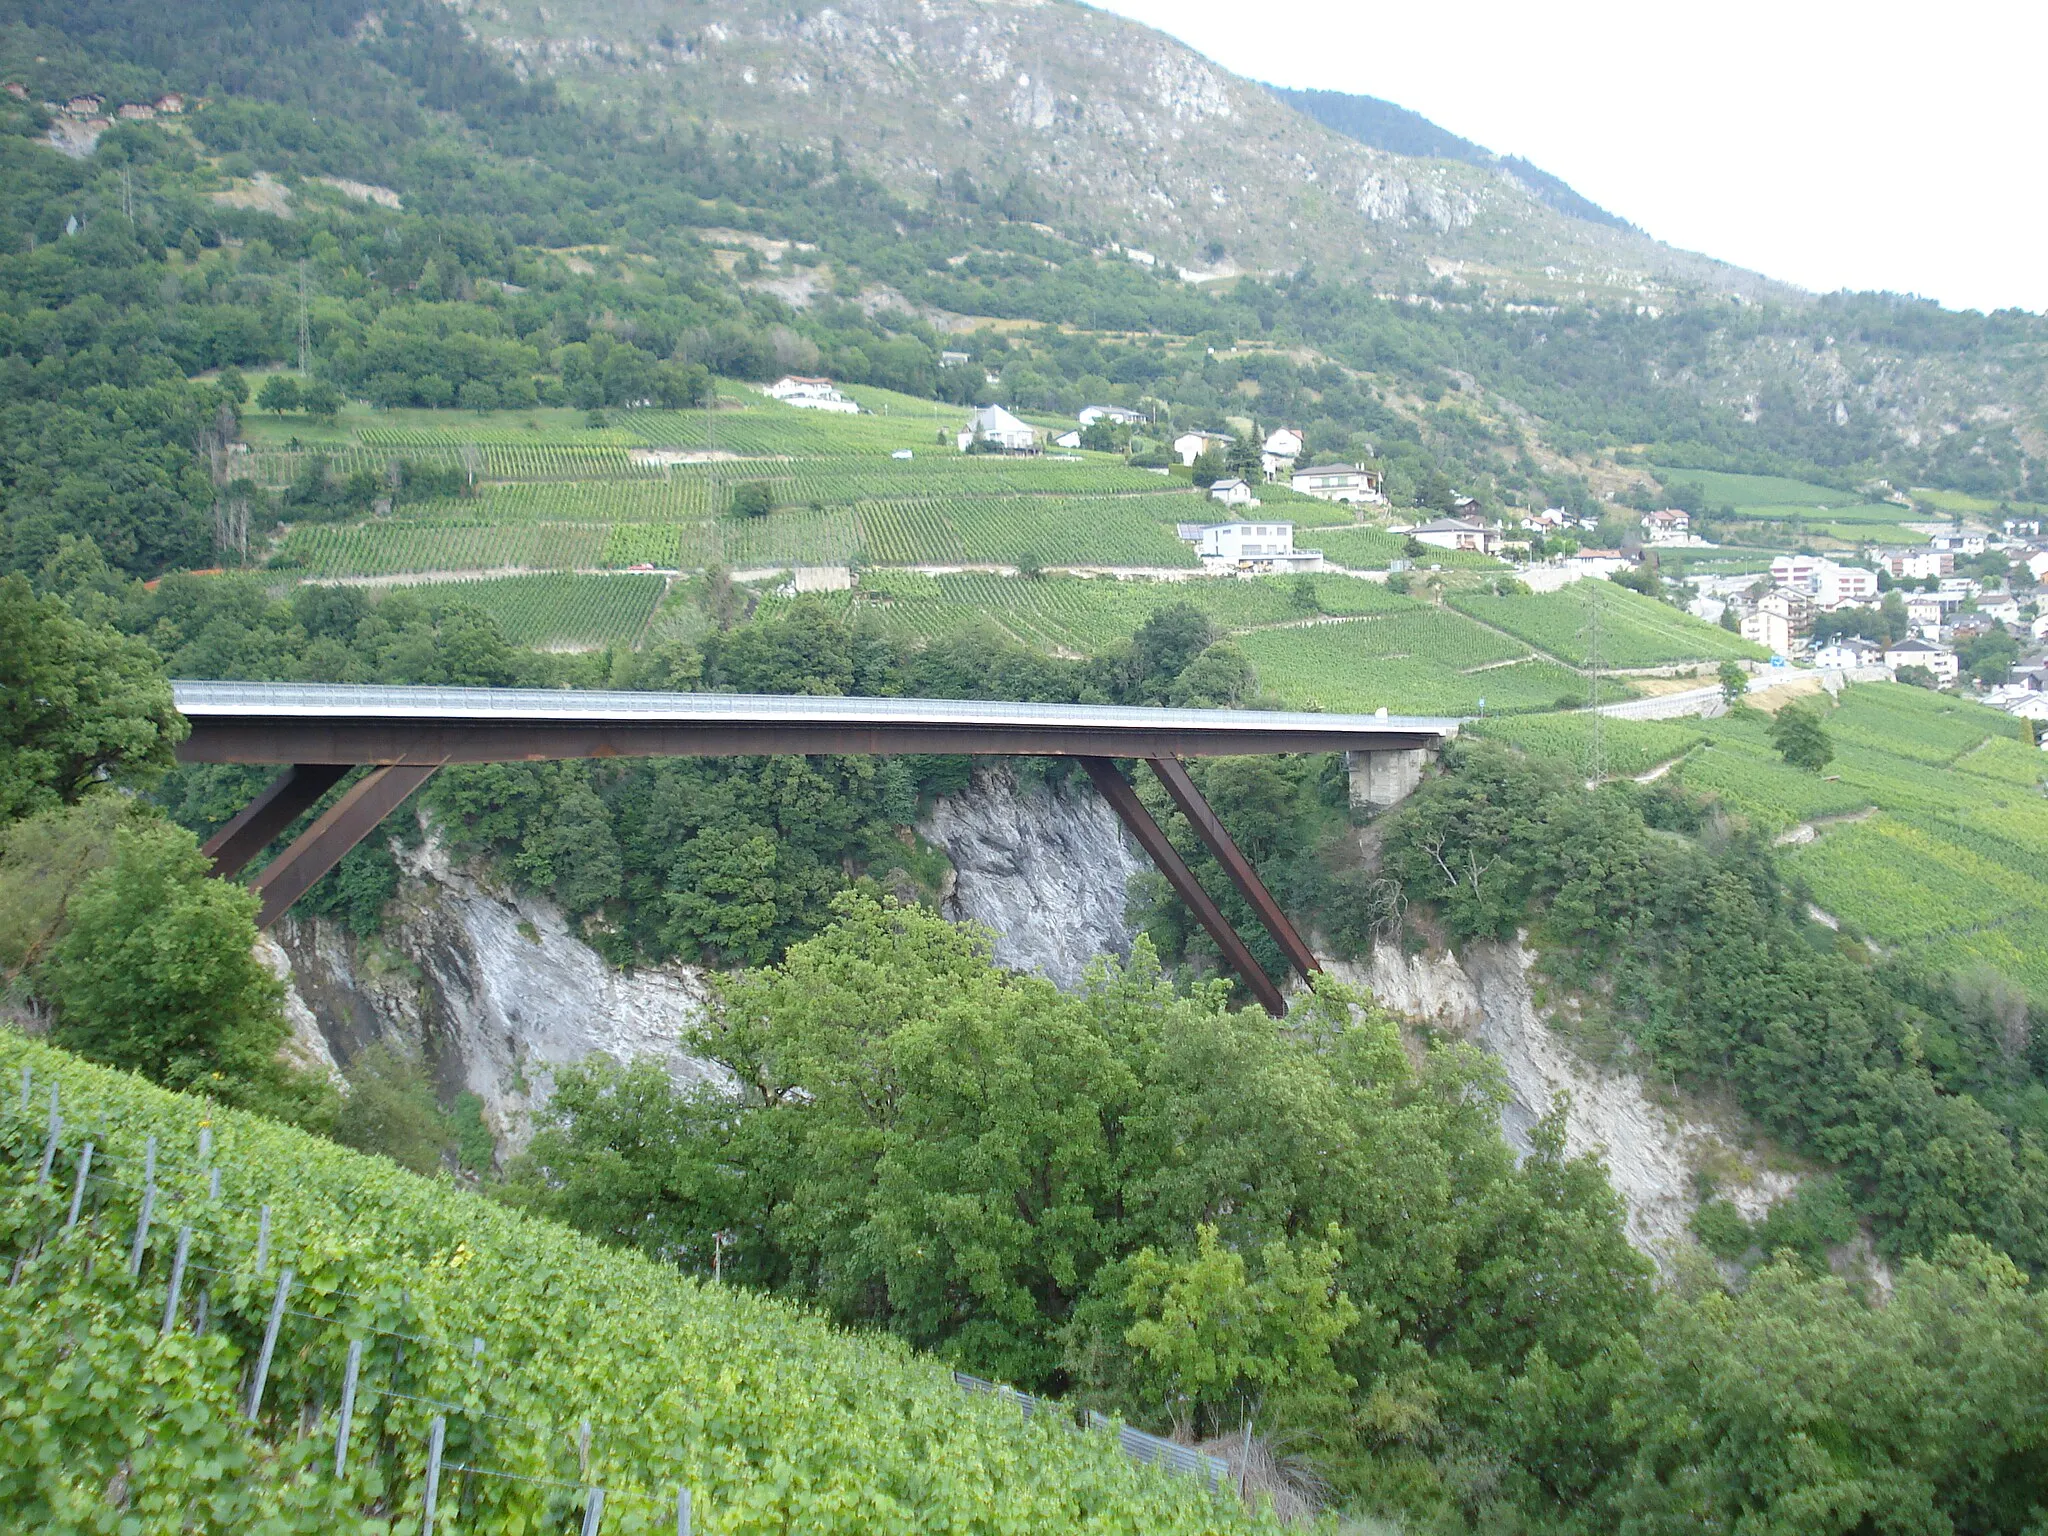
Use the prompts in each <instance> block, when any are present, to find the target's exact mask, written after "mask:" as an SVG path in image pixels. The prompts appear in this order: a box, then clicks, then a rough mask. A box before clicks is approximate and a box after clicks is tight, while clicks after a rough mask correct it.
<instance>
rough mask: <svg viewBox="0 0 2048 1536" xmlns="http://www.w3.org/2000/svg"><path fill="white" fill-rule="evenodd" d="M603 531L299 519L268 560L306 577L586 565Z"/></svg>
mask: <svg viewBox="0 0 2048 1536" xmlns="http://www.w3.org/2000/svg"><path fill="white" fill-rule="evenodd" d="M609 532H610V530H609V529H608V528H607V527H606V526H605V525H604V524H602V523H590V524H575V523H511V524H505V523H490V522H478V521H463V522H452V521H451V522H441V523H429V522H415V521H410V520H392V521H388V522H367V523H303V524H301V525H300V526H298V527H296V528H294V529H293V530H292V531H291V534H290V536H289V537H288V538H286V540H285V541H284V547H283V549H282V550H281V551H280V554H281V555H282V557H283V559H282V560H280V559H275V558H274V559H273V560H272V562H271V563H272V565H273V566H278V565H282V564H285V563H286V562H290V564H289V566H288V567H287V568H288V569H290V570H292V571H294V572H299V573H303V574H305V575H308V576H393V575H409V574H416V573H419V572H422V571H490V570H505V569H522V568H523V569H526V570H540V571H548V570H588V569H594V568H596V567H597V566H598V565H599V564H600V562H601V558H602V556H603V553H604V547H605V538H606V536H607V534H608V533H609Z"/></svg>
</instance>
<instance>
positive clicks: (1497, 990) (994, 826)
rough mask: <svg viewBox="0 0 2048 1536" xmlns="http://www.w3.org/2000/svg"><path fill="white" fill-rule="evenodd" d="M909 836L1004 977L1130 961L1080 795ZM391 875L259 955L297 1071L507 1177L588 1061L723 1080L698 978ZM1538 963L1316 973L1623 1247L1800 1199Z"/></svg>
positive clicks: (1031, 791) (562, 924)
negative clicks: (1577, 1180) (488, 1158)
mask: <svg viewBox="0 0 2048 1536" xmlns="http://www.w3.org/2000/svg"><path fill="white" fill-rule="evenodd" d="M917 830H918V832H919V833H920V834H921V835H922V836H923V837H924V838H925V839H926V841H927V842H929V843H931V844H933V845H934V846H936V847H938V848H941V849H943V850H944V851H945V853H946V856H947V858H948V859H949V861H950V862H951V864H952V873H951V875H950V877H949V878H948V879H947V881H946V882H945V883H944V886H943V888H942V890H941V906H942V909H943V910H944V912H945V914H946V915H947V916H948V917H951V918H954V919H958V920H967V921H972V922H976V923H980V924H982V925H983V926H985V927H987V928H988V929H989V930H991V932H992V933H993V934H994V942H995V953H996V957H997V959H998V960H999V961H1000V962H1001V963H1002V964H1004V965H1006V966H1009V967H1011V968H1013V969H1017V970H1030V971H1036V972H1039V973H1040V974H1042V975H1044V976H1046V977H1048V978H1049V979H1051V980H1052V981H1053V982H1055V983H1056V984H1058V985H1060V986H1062V987H1069V988H1071V987H1074V986H1077V985H1079V984H1080V983H1081V981H1082V978H1083V975H1084V973H1085V971H1086V969H1087V967H1088V964H1089V963H1090V962H1091V961H1092V960H1094V959H1095V958H1096V957H1097V956H1098V955H1101V954H1112V955H1116V956H1118V957H1128V956H1129V954H1130V953H1131V947H1132V943H1133V941H1134V939H1135V936H1136V935H1135V931H1134V929H1133V927H1132V925H1131V923H1130V921H1129V919H1128V917H1127V915H1126V910H1125V908H1126V900H1127V892H1128V888H1129V885H1130V881H1131V880H1132V878H1133V877H1134V876H1137V875H1141V874H1144V873H1146V872H1147V871H1148V870H1149V868H1150V866H1149V865H1148V863H1147V862H1146V860H1145V859H1144V857H1143V855H1142V854H1140V853H1139V852H1138V851H1137V850H1136V848H1135V847H1133V846H1132V845H1131V844H1130V842H1129V840H1128V839H1127V838H1126V836H1125V834H1124V832H1123V829H1122V828H1121V826H1120V825H1119V824H1118V822H1117V820H1116V817H1115V814H1114V813H1113V812H1112V811H1111V810H1110V808H1109V807H1108V805H1107V804H1106V803H1104V802H1103V801H1102V800H1101V799H1100V798H1099V797H1098V796H1097V795H1096V794H1095V793H1094V791H1093V790H1092V789H1090V788H1089V787H1088V786H1087V785H1086V784H1085V783H1084V782H1082V781H1080V780H1078V779H1074V780H1069V781H1067V782H1065V783H1059V784H1053V783H1047V782H1040V781H1024V780H1020V779H1019V778H1018V777H1017V776H1016V775H1014V774H1013V773H1012V772H1010V771H1008V770H1007V769H1003V768H993V769H988V768H985V769H982V770H980V771H979V772H977V774H976V777H975V779H974V781H973V782H972V784H971V785H970V786H969V787H968V788H967V789H966V790H964V791H962V792H960V793H958V794H955V795H950V796H946V797H942V798H941V799H939V800H937V801H936V802H934V803H933V804H932V805H930V806H929V807H928V808H927V810H926V811H925V813H924V815H923V816H922V817H921V818H920V820H919V824H918V828H917ZM399 857H400V860H401V870H402V877H403V878H402V883H401V888H400V892H399V895H398V897H397V899H396V901H395V903H394V905H393V907H392V908H391V909H390V911H389V913H388V915H387V918H386V922H385V927H384V931H383V932H382V934H381V935H379V936H377V937H374V938H362V937H359V936H357V935H355V934H352V933H350V932H349V931H348V930H347V929H346V928H344V927H343V926H342V925H340V924H338V923H336V922H334V921H333V920H331V919H328V918H321V917H313V918H305V919H293V920H288V921H286V922H285V923H284V924H282V925H281V926H280V928H279V929H278V931H277V933H276V936H275V938H274V939H272V940H268V941H266V943H267V950H268V957H269V959H270V962H271V964H272V965H273V967H274V968H276V969H277V970H278V971H279V973H280V974H281V975H283V976H285V978H286V979H287V981H288V984H289V992H288V1007H289V1010H290V1012H291V1014H292V1017H293V1022H294V1025H295V1029H296V1032H297V1041H298V1045H297V1048H298V1050H299V1052H300V1054H301V1055H302V1056H304V1057H305V1058H307V1059H309V1060H312V1061H315V1062H318V1063H321V1064H324V1065H326V1066H328V1067H330V1068H336V1069H338V1068H340V1067H345V1066H346V1064H347V1062H348V1061H349V1060H350V1059H351V1058H352V1057H353V1056H354V1055H355V1053H356V1052H358V1051H360V1050H361V1049H363V1048H364V1047H365V1046H367V1045H370V1044H372V1043H374V1042H378V1041H385V1042H389V1043H393V1044H398V1045H401V1046H403V1047H405V1048H407V1049H409V1050H411V1051H414V1052H416V1053H418V1054H419V1056H420V1057H421V1058H422V1059H423V1060H424V1061H425V1062H426V1063H427V1065H428V1067H429V1069H430V1071H431V1073H432V1075H433V1077H434V1079H435V1082H436V1085H437V1087H438V1088H439V1089H440V1091H441V1092H442V1093H443V1094H444V1096H453V1095H455V1094H459V1093H470V1094H474V1095H476V1096H477V1098H478V1099H479V1100H480V1101H481V1103H482V1113H483V1117H484V1120H485V1123H486V1124H487V1125H488V1126H489V1128H490V1130H491V1132H492V1135H493V1136H494V1138H495V1140H496V1143H497V1146H498V1150H499V1154H500V1155H501V1156H505V1155H509V1154H511V1153H514V1152H516V1151H518V1150H519V1149H520V1148H521V1147H523V1146H524V1144H525V1143H526V1141H527V1140H528V1139H529V1138H530V1136H531V1135H532V1131H533V1128H534V1119H535V1115H536V1113H537V1112H538V1111H539V1110H541V1109H542V1108H543V1107H544V1106H545V1104H546V1101H547V1097H548V1094H549V1092H550V1090H551V1086H552V1072H553V1070H554V1069H555V1068H557V1067H559V1066H562V1065H565V1064H568V1063H573V1062H577V1061H580V1060H582V1059H584V1058H585V1057H587V1056H590V1055H592V1054H595V1053H603V1054H605V1055H607V1056H610V1057H612V1058H614V1059H616V1060H622V1061H624V1060H639V1059H643V1058H652V1059H655V1060H658V1061H660V1062H662V1063H663V1065H664V1066H665V1067H666V1069H667V1070H668V1072H669V1074H670V1075H671V1077H672V1078H674V1080H675V1081H676V1082H677V1083H678V1084H679V1085H681V1084H689V1083H697V1082H707V1081H711V1082H715V1081H718V1080H719V1076H720V1074H719V1071H718V1069H717V1068H716V1067H714V1066H712V1065H711V1064H710V1063H707V1062H705V1061H703V1060H701V1059H699V1058H696V1057H693V1056H691V1055H689V1054H688V1053H687V1052H686V1051H685V1050H684V1048H683V1046H682V1043H681V1040H682V1037H683V1035H684V1033H685V1032H686V1031H687V1030H688V1029H689V1028H690V1027H691V1026H692V1025H693V1024H695V1023H696V1022H697V1021H698V1020H700V1019H701V1018H702V1017H703V1015H704V1011H705V1006H706V1002H707V998H708V985H707V980H706V977H705V974H704V972H703V971H702V970H701V969H700V968H698V967H694V966H687V965H661V966H649V967H642V968H639V969H635V970H631V971H622V970H620V969H617V968H615V967H613V966H612V965H610V964H608V963H607V962H606V961H605V960H604V959H602V958H601V957H600V956H599V955H598V953H597V952H596V951H595V950H594V949H593V948H591V946H590V945H589V944H587V943H585V942H584V940H583V938H582V937H581V936H580V935H579V934H578V933H577V932H576V931H575V930H574V928H573V927H572V926H571V924H570V923H569V922H568V921H567V920H566V919H565V918H564V916H563V914H562V913H561V912H560V911H559V909H557V908H556V907H555V906H554V905H553V904H552V903H550V902H548V901H547V900H545V899H544V898H539V897H535V896H532V895H529V894H523V893H520V892H517V891H515V890H513V889H512V888H511V887H509V886H507V885H505V884H502V883H500V882H499V881H497V880H495V879H494V878H493V877H492V875H491V874H490V873H489V872H488V871H483V870H478V869H474V868H467V867H463V866H460V865H458V864H456V863H455V862H453V861H452V860H450V859H449V857H448V856H447V854H446V852H445V850H444V849H443V848H442V846H441V844H440V843H439V841H438V840H437V839H436V838H435V837H434V836H433V835H431V830H430V833H429V836H428V837H427V838H426V840H425V841H424V842H423V843H422V844H421V845H420V846H418V847H417V848H413V849H409V850H402V851H401V852H400V854H399ZM1535 958H1536V957H1535V956H1534V955H1533V954H1532V953H1531V952H1530V951H1529V950H1528V949H1526V948H1524V947H1522V946H1521V945H1519V944H1505V945H1484V944H1482V945H1473V946H1468V947H1467V948H1466V949H1465V950H1463V951H1461V952H1456V953H1454V952H1451V951H1448V950H1422V951H1416V952H1410V951H1408V950H1406V949H1404V947H1403V946H1402V945H1401V944H1400V943H1399V942H1398V941H1387V942H1382V943H1380V944H1378V945H1377V946H1376V947H1375V948H1374V950H1373V952H1372V953H1371V955H1370V956H1369V957H1367V958H1364V959H1358V960H1340V959H1335V958H1329V957H1325V959H1324V964H1325V966H1326V968H1327V969H1329V970H1330V971H1331V972H1332V973H1333V974H1334V975H1336V976H1337V977H1338V978H1339V979H1340V980H1343V981H1345V982H1347V983H1349V984H1351V985H1354V986H1357V987H1360V988H1361V989H1364V990H1367V991H1369V992H1371V993H1372V995H1373V996H1374V997H1375V998H1376V999H1377V1000H1378V1001H1379V1002H1380V1003H1381V1004H1382V1005H1383V1006H1385V1007H1387V1008H1389V1009H1391V1010H1393V1011H1394V1012H1395V1013H1397V1014H1399V1015H1400V1016H1401V1017H1402V1018H1403V1019H1404V1020H1405V1021H1407V1024H1408V1025H1409V1028H1410V1033H1411V1039H1412V1040H1413V1042H1414V1044H1415V1046H1416V1048H1417V1049H1418V1050H1420V1049H1423V1048H1424V1043H1425V1041H1426V1040H1428V1039H1454V1040H1463V1041H1468V1042H1470V1043H1471V1044H1473V1045H1476V1046H1477V1047H1479V1048H1480V1049H1482V1050H1484V1051H1485V1052H1487V1053H1488V1054H1489V1055H1491V1056H1492V1057H1493V1058H1494V1059H1495V1060H1496V1061H1498V1062H1499V1064H1500V1067H1501V1070H1502V1074H1503V1077H1504V1079H1505V1082H1506V1086H1507V1090H1508V1101H1507V1103H1506V1105H1505V1107H1504V1109H1503V1112H1502V1130H1503V1132H1504V1134H1505V1135H1506V1137H1507V1138H1508V1141H1509V1143H1510V1145H1512V1146H1513V1147H1514V1148H1515V1149H1516V1151H1517V1152H1518V1153H1527V1152H1528V1150H1529V1148H1530V1137H1529V1133H1530V1131H1531V1129H1532V1128H1533V1127H1534V1126H1535V1125H1536V1124H1537V1122H1538V1121H1539V1120H1541V1119H1542V1118H1543V1117H1545V1116H1546V1115H1548V1114H1550V1113H1552V1112H1553V1111H1554V1110H1555V1109H1556V1108H1557V1107H1559V1106H1560V1105H1562V1106H1563V1109H1564V1119H1565V1138H1566V1148H1567V1150H1568V1151H1569V1152H1571V1153H1572V1154H1574V1155H1576V1154H1582V1153H1588V1152H1593V1153H1597V1154H1599V1155H1600V1157H1601V1158H1602V1159H1603V1161H1604V1162H1605V1164H1606V1166H1607V1170H1608V1176H1609V1178H1610V1180H1611V1181H1612V1183H1613V1185H1614V1187H1615V1189H1616V1191H1617V1193H1619V1194H1620V1195H1621V1197H1622V1199H1623V1201H1624V1202H1625V1204H1626V1206H1627V1230H1628V1234H1629V1237H1630V1239H1631V1241H1633V1242H1634V1243H1635V1244H1636V1246H1637V1247H1638V1248H1640V1249H1641V1250H1643V1251H1644V1252H1645V1253H1648V1254H1650V1255H1651V1256H1652V1257H1654V1258H1657V1259H1658V1260H1659V1262H1660V1263H1668V1262H1669V1261H1670V1259H1671V1257H1672V1255H1673V1254H1675V1253H1676V1252H1677V1250H1678V1249H1679V1248H1680V1247H1681V1246H1683V1245H1684V1244H1685V1243H1687V1242H1688V1241H1689V1239H1688V1238H1687V1236H1686V1232H1687V1223H1688V1222H1689V1220H1690V1218H1691V1216H1692V1213H1693V1211H1694V1210H1695V1209H1696V1208H1697V1206H1698V1204H1699V1201H1700V1199H1701V1192H1702V1190H1703V1189H1705V1188H1708V1187H1711V1188H1712V1189H1713V1190H1714V1192H1715V1193H1717V1194H1718V1195H1720V1196H1721V1197H1723V1198H1725V1199H1728V1200H1729V1201H1730V1202H1731V1203H1733V1204H1734V1205H1735V1206H1736V1208H1737V1209H1738V1210H1739V1211H1741V1213H1742V1214H1743V1215H1744V1216H1745V1217H1746V1218H1749V1219H1752V1220H1753V1219H1756V1218H1758V1217H1760V1216H1761V1215H1763V1214H1764V1213H1765V1212H1766V1211H1768V1210H1769V1208H1770V1207H1771V1205H1773V1204H1774V1203H1775V1202H1776V1201H1778V1200H1780V1199H1782V1198H1784V1197H1785V1196H1786V1195H1788V1194H1790V1193H1791V1192H1792V1190H1793V1189H1794V1188H1795V1187H1796V1185H1797V1177H1796V1175H1794V1174H1793V1173H1790V1172H1788V1171H1786V1170H1784V1169H1782V1168H1779V1167H1775V1166H1772V1165H1771V1163H1770V1162H1768V1161H1767V1160H1766V1159H1765V1158H1764V1157H1762V1156H1760V1155H1759V1154H1758V1153H1757V1152H1755V1151H1754V1150H1752V1149H1751V1148H1750V1147H1749V1146H1747V1145H1746V1144H1745V1139H1744V1138H1743V1136H1742V1135H1741V1134H1740V1133H1739V1131H1737V1130H1736V1129H1735V1128H1733V1127H1732V1126H1731V1125H1729V1124H1726V1123H1723V1122H1724V1120H1726V1119H1728V1118H1730V1117H1725V1116H1717V1115H1715V1114H1710V1113H1707V1112H1705V1111H1703V1110H1701V1109H1699V1108H1698V1107H1696V1106H1686V1105H1682V1104H1681V1102H1680V1101H1679V1099H1678V1098H1677V1096H1676V1095H1675V1094H1673V1093H1671V1092H1669V1091H1660V1090H1659V1088H1658V1086H1657V1085H1653V1084H1650V1083H1648V1082H1646V1081H1645V1079H1644V1077H1643V1076H1642V1074H1641V1073H1639V1072H1637V1071H1634V1070H1631V1068H1630V1066H1629V1064H1628V1060H1627V1058H1626V1057H1623V1058H1622V1059H1621V1060H1620V1061H1619V1062H1618V1063H1614V1062H1610V1063H1595V1062H1593V1061H1591V1060H1589V1059H1587V1055H1586V1054H1585V1053H1583V1052H1582V1051H1580V1050H1579V1049H1578V1048H1576V1047H1575V1045H1574V1044H1573V1042H1572V1040H1571V1039H1570V1038H1569V1036H1568V1034H1567V1032H1565V1031H1564V1030H1561V1029H1560V1028H1558V1027H1556V1026H1555V1025H1554V1024H1553V1020H1552V1010H1551V1008H1550V1007H1549V1006H1548V1005H1547V1004H1546V1003H1544V1002H1542V1001H1539V998H1540V995H1541V994H1540V987H1539V985H1538V979H1537V977H1536V975H1535Z"/></svg>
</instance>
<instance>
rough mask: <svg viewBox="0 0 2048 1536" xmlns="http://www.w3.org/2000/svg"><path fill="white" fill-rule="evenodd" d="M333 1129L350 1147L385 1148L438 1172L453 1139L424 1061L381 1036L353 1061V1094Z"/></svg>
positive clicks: (397, 1159) (396, 1158) (404, 1163)
mask: <svg viewBox="0 0 2048 1536" xmlns="http://www.w3.org/2000/svg"><path fill="white" fill-rule="evenodd" d="M330 1134H331V1135H332V1136H333V1137H334V1139H335V1140H336V1141H338V1142H340V1143H341V1144H342V1145H343V1146H345V1147H354V1148H355V1149H356V1150H357V1151H359V1152H376V1153H380V1154H382V1155H383V1156H385V1157H388V1158H390V1159H391V1160H392V1161H393V1162H394V1163H396V1164H398V1166H399V1167H401V1168H409V1169H411V1170H412V1171H413V1172H414V1173H435V1172H438V1171H439V1170H440V1169H441V1168H442V1167H443V1166H444V1165H445V1163H446V1160H447V1156H448V1153H449V1150H450V1148H451V1145H452V1141H453V1137H452V1135H451V1133H450V1130H449V1125H448V1119H447V1116H446V1115H445V1114H443V1112H442V1110H441V1105H440V1102H439V1101H438V1100H437V1099H436V1098H435V1097H434V1084H433V1080H432V1079H431V1078H429V1077H428V1075H427V1070H426V1066H425V1064H424V1063H423V1062H421V1061H420V1059H419V1058H418V1057H417V1056H415V1055H413V1054H411V1053H410V1052H408V1051H405V1050H403V1049H401V1048H399V1047H396V1046H392V1045H386V1044H383V1043H381V1042H380V1043H378V1044H374V1045H370V1046H367V1047H365V1048H364V1049H363V1050H361V1051H359V1052H357V1053H356V1057H355V1059H354V1060H353V1061H351V1062H350V1063H349V1064H348V1095H347V1097H346V1098H344V1099H343V1100H342V1102H341V1107H340V1108H339V1109H338V1110H337V1111H336V1112H335V1116H334V1126H333V1130H332V1131H331V1133H330Z"/></svg>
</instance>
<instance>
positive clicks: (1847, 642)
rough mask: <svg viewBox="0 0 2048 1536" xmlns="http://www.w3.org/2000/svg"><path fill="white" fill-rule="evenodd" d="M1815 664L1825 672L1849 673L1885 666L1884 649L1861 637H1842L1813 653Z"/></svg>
mask: <svg viewBox="0 0 2048 1536" xmlns="http://www.w3.org/2000/svg"><path fill="white" fill-rule="evenodd" d="M1813 664H1814V665H1815V666H1816V667H1819V668H1820V669H1821V670H1822V671H1824V672H1848V671H1853V670H1854V669H1855V668H1858V667H1881V666H1883V665H1884V647H1883V646H1881V645H1878V644H1876V643H1875V642H1873V641H1869V640H1865V639H1864V638H1863V637H1862V636H1861V635H1842V636H1839V637H1838V638H1836V639H1833V640H1830V641H1829V642H1828V643H1827V644H1826V645H1824V646H1821V647H1820V648H1819V649H1818V650H1816V651H1815V652H1814V653H1813Z"/></svg>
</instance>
